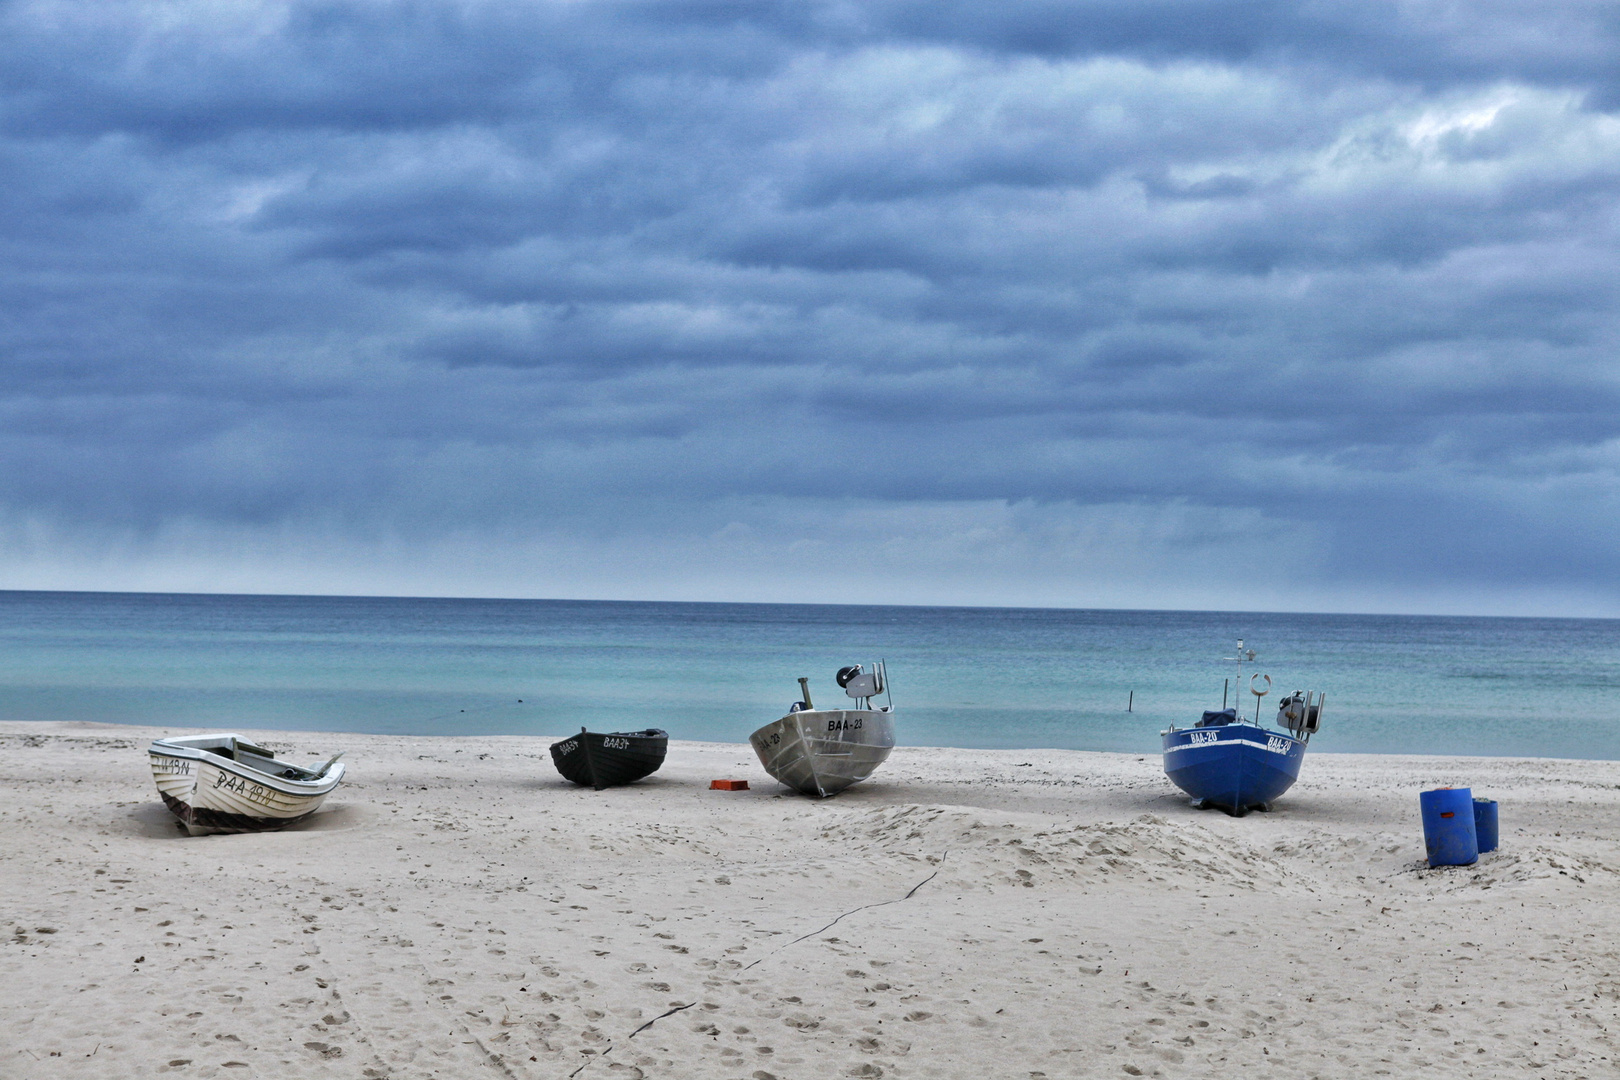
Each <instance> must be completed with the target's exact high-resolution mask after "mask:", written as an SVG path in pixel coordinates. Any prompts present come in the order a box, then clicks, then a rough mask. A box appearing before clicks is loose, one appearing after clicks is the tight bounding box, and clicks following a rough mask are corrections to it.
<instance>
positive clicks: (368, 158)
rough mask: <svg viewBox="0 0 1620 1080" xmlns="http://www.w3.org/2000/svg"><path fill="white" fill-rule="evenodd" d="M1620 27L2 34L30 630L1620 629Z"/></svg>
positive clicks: (13, 400) (642, 24)
mask: <svg viewBox="0 0 1620 1080" xmlns="http://www.w3.org/2000/svg"><path fill="white" fill-rule="evenodd" d="M1617 193H1620V6H1616V5H1615V4H1613V3H1592V2H1586V0H1580V2H1576V0H1552V2H1544V3H1536V2H1529V0H1525V2H1502V0H1477V2H1471V3H1467V4H1459V3H1455V2H1453V0H1446V2H1443V3H1442V2H1429V0H1402V2H1399V3H1384V2H1378V0H1354V2H1350V0H1344V2H1337V0H1328V2H1326V3H1323V2H1319V0H1317V2H1311V3H1288V2H1283V0H1207V2H1205V0H1196V2H1194V0H1139V2H1131V0H1113V2H1109V0H1101V2H1090V3H1085V2H1080V3H1061V4H1060V3H1052V2H1043V0H1029V2H1023V3H1011V2H1008V0H958V2H952V0H870V2H865V3H848V2H817V0H790V2H788V0H784V2H779V3H771V2H760V3H742V2H725V0H689V2H679V3H659V2H640V3H629V2H617V3H616V2H597V0H573V2H558V3H550V2H524V3H516V2H512V3H481V2H476V0H466V2H459V3H451V2H441V3H435V2H431V0H420V2H415V3H381V2H342V0H336V2H322V3H317V2H309V3H304V2H294V3H251V2H246V0H242V2H237V0H216V2H213V3H207V2H197V3H182V2H170V3H165V2H161V0H148V2H142V3H121V2H117V0H87V2H83V3H75V2H71V0H56V2H50V0H38V2H0V253H3V254H0V363H3V365H4V367H3V371H4V378H3V382H0V588H69V589H178V590H188V591H192V590H203V591H233V592H235V591H253V592H256V591H269V592H325V593H395V594H433V595H481V596H546V597H603V598H645V599H665V598H667V599H692V600H802V601H817V602H839V601H847V602H886V603H967V604H1011V605H1042V606H1046V605H1057V606H1066V607H1071V606H1072V607H1092V606H1101V607H1188V608H1208V607H1220V608H1266V609H1286V610H1337V611H1350V610H1355V611H1412V612H1418V611H1437V612H1477V613H1525V614H1529V613H1545V614H1598V615H1609V616H1617V615H1620V355H1617V351H1616V349H1617V345H1620V303H1617V300H1620V245H1617V237H1620V211H1617V206H1620V203H1617V199H1616V196H1617Z"/></svg>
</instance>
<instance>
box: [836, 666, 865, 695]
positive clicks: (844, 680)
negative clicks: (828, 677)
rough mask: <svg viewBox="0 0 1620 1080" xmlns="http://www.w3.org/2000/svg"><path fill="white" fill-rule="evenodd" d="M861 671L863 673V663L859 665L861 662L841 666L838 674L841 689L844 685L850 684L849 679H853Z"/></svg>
mask: <svg viewBox="0 0 1620 1080" xmlns="http://www.w3.org/2000/svg"><path fill="white" fill-rule="evenodd" d="M860 673H861V665H859V664H853V665H851V666H849V667H841V668H839V669H838V674H837V676H836V678H837V679H838V688H839V689H840V690H842V689H843V688H844V687H846V686H848V685H849V681H850V680H851V679H853V678H854V677H855V676H857V675H859V674H860Z"/></svg>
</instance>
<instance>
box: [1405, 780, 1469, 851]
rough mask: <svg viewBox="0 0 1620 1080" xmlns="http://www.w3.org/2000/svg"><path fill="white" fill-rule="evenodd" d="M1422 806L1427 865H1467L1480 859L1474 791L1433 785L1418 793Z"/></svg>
mask: <svg viewBox="0 0 1620 1080" xmlns="http://www.w3.org/2000/svg"><path fill="white" fill-rule="evenodd" d="M1418 802H1419V804H1420V805H1421V806H1422V807H1423V843H1424V846H1426V847H1427V848H1428V849H1429V865H1430V866H1467V865H1468V864H1470V863H1475V862H1478V861H1479V837H1478V836H1477V835H1476V834H1475V832H1474V793H1473V791H1472V790H1470V789H1468V788H1436V789H1435V790H1434V791H1425V792H1423V793H1422V794H1421V795H1419V796H1418Z"/></svg>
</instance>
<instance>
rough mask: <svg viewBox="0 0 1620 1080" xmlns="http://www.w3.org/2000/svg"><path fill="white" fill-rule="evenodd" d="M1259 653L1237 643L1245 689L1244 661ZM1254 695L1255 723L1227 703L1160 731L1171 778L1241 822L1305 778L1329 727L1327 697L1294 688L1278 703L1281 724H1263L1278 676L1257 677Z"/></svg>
mask: <svg viewBox="0 0 1620 1080" xmlns="http://www.w3.org/2000/svg"><path fill="white" fill-rule="evenodd" d="M1254 655H1255V654H1254V650H1252V649H1250V650H1248V652H1247V653H1245V651H1244V649H1243V642H1241V641H1239V642H1238V654H1237V656H1236V657H1235V659H1236V660H1237V662H1238V685H1239V686H1240V687H1241V686H1242V685H1243V663H1244V661H1245V660H1249V661H1253V660H1254ZM1228 659H1234V658H1233V657H1228ZM1262 679H1264V680H1265V684H1264V687H1262V686H1261V684H1260V680H1262ZM1249 692H1250V693H1252V694H1253V695H1254V697H1255V702H1254V722H1253V723H1250V722H1248V721H1246V720H1243V719H1241V718H1239V716H1238V711H1237V709H1236V708H1227V707H1226V703H1225V702H1224V701H1223V702H1222V703H1221V705H1222V707H1221V708H1220V709H1218V710H1208V711H1206V712H1205V713H1204V715H1203V717H1202V718H1201V719H1199V721H1198V722H1197V723H1196V724H1194V725H1193V726H1192V727H1190V728H1178V727H1176V726H1175V725H1171V726H1170V728H1169V729H1167V730H1165V731H1162V732H1160V733H1159V734H1160V737H1161V738H1162V739H1163V741H1164V774H1165V775H1166V776H1168V777H1169V778H1170V780H1171V782H1172V783H1174V784H1175V785H1176V786H1177V787H1179V788H1180V789H1181V790H1182V791H1185V792H1186V793H1187V794H1188V795H1191V796H1192V797H1193V804H1194V805H1195V806H1198V807H1199V808H1200V809H1203V808H1209V807H1214V808H1219V809H1221V810H1225V811H1226V812H1227V813H1229V814H1232V815H1234V816H1236V817H1242V816H1243V815H1244V814H1246V813H1248V812H1249V811H1250V810H1263V811H1264V810H1270V809H1271V804H1272V803H1273V802H1275V801H1276V800H1277V798H1278V797H1279V796H1280V795H1282V794H1283V792H1285V791H1287V790H1288V789H1289V788H1291V787H1293V786H1294V781H1295V780H1298V779H1299V767H1300V765H1301V764H1302V763H1303V762H1304V760H1305V747H1306V745H1307V744H1308V743H1309V742H1310V740H1311V736H1312V735H1313V734H1315V733H1316V731H1317V728H1318V727H1319V726H1320V725H1321V722H1322V705H1323V702H1324V700H1325V698H1326V695H1319V694H1317V693H1315V692H1314V691H1309V692H1307V691H1301V690H1296V691H1294V693H1293V694H1291V695H1289V696H1288V697H1286V698H1283V699H1282V701H1281V702H1280V703H1279V705H1278V709H1277V727H1276V728H1269V727H1264V726H1262V725H1261V723H1260V700H1261V699H1262V698H1264V697H1265V696H1266V695H1267V694H1269V693H1270V692H1271V677H1270V676H1269V675H1260V674H1254V675H1251V676H1250V677H1249ZM1279 729H1281V730H1279Z"/></svg>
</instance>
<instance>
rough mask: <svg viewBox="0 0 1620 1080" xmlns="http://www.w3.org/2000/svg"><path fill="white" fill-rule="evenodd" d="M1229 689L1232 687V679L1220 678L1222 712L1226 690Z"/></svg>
mask: <svg viewBox="0 0 1620 1080" xmlns="http://www.w3.org/2000/svg"><path fill="white" fill-rule="evenodd" d="M1230 689H1232V680H1231V679H1230V678H1225V679H1222V680H1221V711H1222V712H1225V711H1226V692H1227V691H1228V690H1230Z"/></svg>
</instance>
